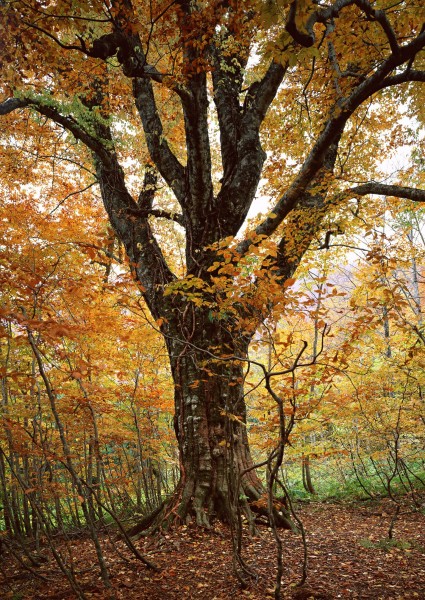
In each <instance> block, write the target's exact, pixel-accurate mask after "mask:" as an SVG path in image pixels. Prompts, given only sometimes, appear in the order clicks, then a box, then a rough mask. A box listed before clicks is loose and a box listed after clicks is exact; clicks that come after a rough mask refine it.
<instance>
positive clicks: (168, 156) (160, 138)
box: [133, 78, 186, 206]
mask: <svg viewBox="0 0 425 600" xmlns="http://www.w3.org/2000/svg"><path fill="white" fill-rule="evenodd" d="M133 95H134V99H135V102H136V107H137V110H138V112H139V115H140V118H141V120H142V124H143V129H144V131H145V137H146V143H147V145H148V150H149V154H150V156H151V159H152V161H153V162H154V164H155V165H156V167H157V169H158V171H159V172H160V173H161V175H162V177H163V178H164V180H165V181H166V182H167V184H168V185H169V186H170V188H171V189H172V190H173V192H174V194H175V196H176V198H177V200H178V201H179V203H180V205H181V206H183V205H184V203H185V197H186V185H185V169H184V167H183V166H182V165H181V163H180V162H179V161H178V160H177V158H176V157H175V155H174V154H173V153H172V151H171V149H170V147H169V145H168V143H167V140H166V139H165V138H164V135H163V127H162V123H161V119H160V117H159V114H158V110H157V107H156V101H155V96H154V93H153V89H152V83H151V82H150V81H148V80H147V79H141V78H136V79H134V80H133Z"/></svg>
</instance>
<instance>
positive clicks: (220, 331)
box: [0, 0, 425, 524]
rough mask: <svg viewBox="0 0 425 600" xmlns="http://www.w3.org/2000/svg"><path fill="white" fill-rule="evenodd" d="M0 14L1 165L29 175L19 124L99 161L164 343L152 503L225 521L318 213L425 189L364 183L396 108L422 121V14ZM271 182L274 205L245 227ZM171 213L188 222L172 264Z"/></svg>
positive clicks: (305, 8) (42, 151)
mask: <svg viewBox="0 0 425 600" xmlns="http://www.w3.org/2000/svg"><path fill="white" fill-rule="evenodd" d="M0 11H1V12H0V14H1V38H2V41H1V45H2V46H1V47H2V57H1V60H2V93H3V100H2V102H1V103H0V115H2V129H3V142H2V143H3V147H4V149H5V150H6V153H8V154H9V157H8V158H7V157H6V158H5V164H4V174H5V176H6V177H8V178H9V179H10V178H11V177H16V181H17V184H16V185H18V184H19V182H20V181H21V182H22V178H23V177H25V174H24V169H23V167H22V172H20V166H19V165H20V161H24V159H25V145H21V146H19V144H18V143H17V141H19V140H22V139H24V138H26V137H27V138H31V139H33V140H34V139H35V138H36V139H37V140H38V141H37V144H38V145H37V144H36V145H37V148H38V150H37V153H38V155H39V158H40V157H42V156H44V158H46V157H49V156H50V157H52V156H57V155H58V153H59V150H58V149H60V152H61V153H62V154H61V157H62V158H61V160H62V161H63V160H64V152H65V153H66V160H67V161H68V162H69V163H72V164H74V165H76V168H78V165H80V166H81V168H84V172H85V173H90V171H92V174H91V175H88V177H93V179H92V180H90V179H89V180H88V181H86V183H87V185H90V184H92V183H93V182H95V183H96V184H97V185H98V186H99V187H100V191H101V196H102V200H103V203H104V206H105V210H106V212H107V215H108V218H109V221H110V223H111V225H112V227H113V229H114V231H115V234H116V236H117V238H118V239H119V240H120V241H121V243H122V244H123V245H124V246H125V249H126V252H127V255H128V259H129V264H130V267H131V269H132V271H133V273H134V276H135V278H136V280H137V281H138V283H139V284H140V290H141V294H142V295H143V298H144V300H145V302H146V305H147V306H148V308H149V310H150V312H151V314H152V316H153V318H154V319H155V321H156V323H157V325H158V327H159V328H160V330H161V333H162V334H163V336H164V340H165V343H166V347H167V350H168V354H169V359H170V365H171V372H172V377H173V380H174V385H175V418H174V423H175V431H176V436H177V440H178V446H179V451H180V462H181V481H180V484H179V487H178V489H177V491H176V494H175V496H174V498H173V499H172V501H171V504H169V505H168V506H167V507H166V508H165V509H164V512H166V511H168V513H169V514H172V515H178V516H179V517H180V518H182V519H183V518H184V517H185V516H186V515H187V514H194V515H195V516H196V520H197V522H198V523H199V524H207V523H208V521H209V516H210V515H211V514H213V513H216V514H218V515H219V516H220V517H221V518H226V517H227V516H228V511H229V506H230V504H231V502H230V500H229V496H230V495H231V494H233V493H234V490H232V489H231V488H232V482H234V481H235V479H238V476H240V478H241V486H242V489H243V492H244V494H243V495H244V496H245V497H247V498H248V499H249V500H251V501H254V500H258V498H259V497H260V495H261V494H262V486H261V483H260V480H259V479H258V477H257V475H256V473H255V470H253V469H252V468H251V467H252V458H251V455H250V450H249V445H248V439H247V433H246V427H245V421H246V407H245V400H244V389H243V378H244V360H245V359H246V357H247V353H248V346H249V343H250V341H251V339H252V337H253V335H254V333H255V331H256V330H257V328H258V327H259V325H260V324H261V323H262V322H263V321H264V320H265V319H267V317H268V315H269V314H270V312H271V311H272V310H273V306H274V305H276V303H278V302H280V299H281V292H284V291H285V289H286V288H285V282H287V281H288V279H291V278H292V276H293V275H294V272H295V270H296V268H297V266H298V264H299V262H300V260H301V258H302V256H303V254H304V253H305V252H306V251H307V249H308V248H309V246H310V245H311V243H312V241H313V240H314V239H315V238H316V236H317V235H318V232H319V231H320V229H321V227H323V226H324V224H325V223H327V225H326V226H327V228H328V233H327V234H326V236H325V244H324V245H326V244H327V243H328V242H329V237H330V235H332V230H331V229H329V225H328V221H327V219H328V217H329V215H330V214H332V211H334V212H335V211H336V212H337V213H338V211H339V214H341V211H343V210H344V207H346V206H347V205H348V201H351V200H352V199H353V198H356V199H357V200H358V201H359V199H360V198H361V197H363V196H366V195H370V194H382V195H392V196H398V197H402V198H410V199H412V200H415V201H424V200H425V192H424V191H423V190H420V189H413V188H411V187H409V186H408V185H404V183H405V182H401V184H400V185H394V184H393V183H391V184H385V183H378V182H377V181H375V180H373V179H372V178H373V177H375V173H376V163H375V162H374V158H376V153H377V152H378V150H379V149H380V148H381V149H386V148H389V147H390V143H391V144H395V143H403V142H404V141H405V138H404V137H403V135H402V132H401V131H400V130H398V129H397V128H394V127H393V125H394V123H393V124H391V121H392V120H394V119H395V118H397V116H398V117H400V115H397V105H398V104H402V103H403V106H404V107H405V108H406V107H407V108H408V109H409V110H410V111H411V114H412V115H413V114H415V116H416V120H414V121H412V123H413V124H414V125H415V126H419V125H418V124H419V122H420V117H421V109H422V105H421V103H420V101H419V91H418V89H419V86H420V83H422V82H424V81H425V70H424V68H425V60H424V51H423V49H424V47H425V29H424V25H423V22H424V9H423V8H421V7H420V6H418V3H417V2H415V1H414V0H402V1H401V2H397V3H393V2H392V1H390V0H382V1H380V2H369V1H368V0H336V1H335V2H332V1H330V2H322V1H321V0H294V1H293V2H290V1H288V0H280V1H275V2H274V1H273V0H271V1H264V2H263V1H261V0H242V1H241V0H239V1H238V0H173V1H168V0H167V1H165V2H163V1H162V0H159V1H157V0H152V1H151V2H149V3H148V2H142V1H139V0H133V1H131V0H110V1H109V2H102V1H101V0H76V1H74V0H65V1H60V2H54V1H49V0H25V1H20V0H13V1H9V0H5V1H4V2H2V3H1V4H0ZM415 110H416V113H414V111H415ZM379 120H381V122H382V123H383V124H385V125H388V126H389V127H390V129H391V131H390V133H389V134H388V135H389V136H391V142H390V143H389V142H388V139H386V138H385V132H384V133H383V132H382V127H381V129H379V128H378V127H377V123H379ZM217 130H218V131H217ZM6 146H8V148H6ZM17 146H19V149H18V150H19V151H18V150H17ZM377 149H378V150H377ZM266 151H267V152H268V153H269V160H268V161H266V158H267V154H266ZM382 151H384V150H382ZM374 153H375V156H373V154H374ZM217 157H219V159H220V161H221V164H217V162H218V161H217ZM90 161H91V165H92V167H91V169H90V166H89V162H90ZM49 164H53V166H54V161H53V162H50V163H49ZM127 172H128V174H127ZM141 172H142V173H143V172H144V180H143V183H142V182H141V184H140V190H139V191H138V192H136V191H135V185H136V184H137V181H138V178H137V174H140V173H141ZM29 176H30V175H27V177H29ZM264 179H267V181H268V182H269V185H268V187H267V190H266V191H267V193H269V194H271V195H273V194H274V195H275V197H274V200H273V204H274V207H273V208H272V211H271V212H270V213H269V214H268V215H267V216H266V217H264V218H263V219H262V220H261V219H260V220H258V221H257V223H256V224H255V226H253V228H251V229H248V230H245V234H240V231H241V228H242V226H243V225H244V223H245V221H246V219H247V215H248V211H249V209H250V207H251V205H252V203H253V201H254V199H255V197H256V194H257V193H258V188H259V184H260V182H262V181H263V180H264ZM52 181H54V179H52ZM350 181H351V182H352V181H355V182H356V184H355V186H354V187H353V184H352V183H351V182H350ZM271 182H272V183H273V185H271ZM23 183H25V182H23ZM27 183H29V182H27ZM167 189H168V191H167ZM264 189H266V188H264ZM70 193H72V192H70ZM41 201H42V200H41ZM352 212H353V211H352ZM74 218H81V215H75V217H74ZM163 219H166V220H168V221H170V222H174V223H175V224H177V225H176V227H179V228H181V229H180V231H183V239H184V246H185V260H184V269H181V268H179V269H177V270H179V272H178V273H176V268H174V269H173V263H172V261H171V262H170V256H171V254H172V253H171V252H170V249H169V245H170V240H169V239H168V238H169V236H168V237H167V235H166V234H164V231H162V233H161V231H160V230H159V229H158V223H159V222H162V220H163ZM238 234H239V237H237V236H238ZM180 237H182V236H181V235H180ZM265 240H266V242H267V243H266V245H265V246H264V241H265ZM322 245H323V244H322ZM226 252H227V253H226ZM238 264H239V265H243V268H242V270H239V271H238ZM252 264H255V269H253V268H252V269H251V270H250V265H251V266H252ZM244 269H245V270H244ZM247 273H248V274H247ZM243 282H245V283H243ZM226 303H227V304H226ZM223 306H224V308H223ZM230 442H231V443H230ZM276 518H277V519H279V518H280V522H281V524H285V519H284V518H281V517H279V515H276Z"/></svg>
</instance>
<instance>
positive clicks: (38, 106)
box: [0, 95, 111, 164]
mask: <svg viewBox="0 0 425 600" xmlns="http://www.w3.org/2000/svg"><path fill="white" fill-rule="evenodd" d="M18 108H33V109H34V110H36V111H37V112H38V113H40V114H42V115H44V116H45V117H47V118H49V119H51V120H52V121H54V122H55V123H57V124H58V125H61V126H62V127H63V128H64V129H66V130H67V131H69V132H70V133H72V134H73V136H74V137H75V139H77V140H80V141H81V142H83V144H85V145H86V146H87V148H89V149H90V150H91V151H92V152H94V153H95V154H96V155H97V156H98V157H99V159H100V160H102V161H103V162H104V163H105V164H109V161H110V159H111V153H110V152H109V150H108V149H107V147H106V145H104V144H103V143H102V141H105V140H101V139H99V138H97V137H95V136H94V135H91V134H90V133H89V132H88V131H87V130H86V129H85V128H84V127H82V126H81V125H80V124H79V123H78V121H77V120H76V119H75V118H74V117H72V116H69V115H63V114H61V112H60V111H59V109H58V108H56V107H55V106H52V105H51V104H50V103H48V102H47V101H46V100H45V99H44V98H42V97H41V96H37V97H33V96H27V97H25V95H24V96H23V97H22V98H8V99H7V100H5V101H4V102H2V103H0V115H6V114H8V113H11V112H13V111H14V110H16V109H18Z"/></svg>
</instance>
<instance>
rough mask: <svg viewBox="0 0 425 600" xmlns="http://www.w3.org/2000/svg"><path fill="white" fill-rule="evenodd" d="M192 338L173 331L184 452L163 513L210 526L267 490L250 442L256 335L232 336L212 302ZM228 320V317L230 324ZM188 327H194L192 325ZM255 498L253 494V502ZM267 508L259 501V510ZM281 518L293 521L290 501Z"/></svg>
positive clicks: (200, 313) (198, 313)
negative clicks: (250, 367)
mask: <svg viewBox="0 0 425 600" xmlns="http://www.w3.org/2000/svg"><path fill="white" fill-rule="evenodd" d="M192 313H193V316H192V318H193V324H194V327H193V328H192V330H191V335H190V340H189V339H188V338H186V339H182V331H184V330H185V328H183V330H182V329H179V330H176V331H175V332H174V335H171V336H170V335H168V336H167V338H166V339H167V345H168V351H169V354H170V362H171V370H172V375H173V380H174V385H175V416H174V427H175V431H176V437H177V441H178V446H179V455H180V482H179V485H178V487H177V490H176V492H175V494H174V496H173V498H172V500H171V501H170V503H168V509H167V507H166V508H165V510H164V511H163V513H162V515H160V518H166V514H165V513H167V510H168V515H170V516H172V518H177V519H178V520H180V521H183V522H184V521H185V520H186V519H190V518H194V519H195V520H196V523H197V524H198V525H201V526H209V524H210V522H211V520H212V519H214V518H218V519H220V520H222V521H229V520H230V519H232V518H233V517H234V516H235V514H234V511H235V505H236V504H237V503H238V502H240V504H241V505H242V506H244V507H245V510H248V511H250V510H251V509H249V508H248V506H249V505H250V503H252V502H255V501H258V500H259V498H261V497H262V496H264V495H265V493H266V492H265V488H264V487H263V484H262V482H261V480H260V479H259V477H258V475H257V473H256V471H255V469H254V467H253V460H252V457H251V452H250V448H249V442H248V434H247V426H246V425H247V422H246V405H245V398H244V386H243V379H244V367H245V366H246V363H245V362H244V361H243V360H237V359H235V357H239V358H240V359H244V358H246V356H247V349H248V340H246V339H241V336H240V335H239V337H238V338H236V336H232V335H231V334H230V333H229V331H228V329H226V328H225V327H224V326H223V323H221V322H218V321H212V320H211V319H210V318H209V316H208V311H207V310H205V309H198V308H197V309H194V310H193V311H192ZM227 325H228V324H227ZM186 331H187V328H186ZM246 501H248V502H246ZM266 506H267V503H266V501H265V502H264V508H263V509H262V508H261V503H260V507H259V506H258V505H254V506H252V510H253V511H254V512H257V513H261V514H266V513H267V509H266ZM275 518H276V521H277V523H278V525H279V526H281V527H286V528H292V523H291V521H290V519H289V517H288V515H287V514H286V512H285V509H284V507H283V506H282V510H281V511H277V510H276V515H275Z"/></svg>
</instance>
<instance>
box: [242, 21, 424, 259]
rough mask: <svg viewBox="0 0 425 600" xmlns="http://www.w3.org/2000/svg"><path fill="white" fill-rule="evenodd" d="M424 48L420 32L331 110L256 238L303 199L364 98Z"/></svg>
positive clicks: (247, 242) (247, 244) (244, 244)
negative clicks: (291, 180) (329, 150)
mask: <svg viewBox="0 0 425 600" xmlns="http://www.w3.org/2000/svg"><path fill="white" fill-rule="evenodd" d="M424 47H425V31H421V33H420V34H419V35H418V36H417V37H416V38H415V39H414V40H412V41H411V42H409V43H408V44H406V45H404V46H401V47H400V50H399V52H398V54H397V56H395V55H394V54H391V55H390V56H389V57H388V58H387V59H386V60H384V61H383V62H382V63H381V65H380V66H379V67H378V68H377V69H376V70H375V72H374V73H372V74H371V75H370V76H369V77H368V78H366V79H365V80H363V81H362V82H360V83H359V85H358V86H357V87H356V88H355V89H354V90H353V91H352V92H351V94H350V95H349V96H348V97H347V98H345V99H344V100H343V101H342V102H340V103H337V105H336V106H335V107H334V111H333V114H331V117H330V118H329V119H328V121H327V123H326V125H325V127H324V128H323V130H322V133H321V134H320V135H319V136H318V138H317V140H316V143H315V144H314V145H313V147H312V148H311V150H310V152H309V154H308V156H307V157H306V159H305V161H304V163H303V165H302V167H301V169H300V171H299V173H298V175H297V176H296V177H295V179H294V181H293V183H292V184H291V185H290V186H289V188H288V189H287V191H286V192H285V193H284V194H283V195H282V196H281V198H280V199H279V200H278V202H277V203H276V205H275V206H274V208H273V209H272V214H273V216H270V217H267V218H266V219H265V220H264V221H263V222H262V223H261V224H260V225H259V226H258V227H257V228H256V229H255V234H256V235H257V236H261V237H263V236H270V235H271V234H272V233H273V232H274V231H276V229H277V227H278V226H279V225H280V224H281V223H282V221H283V220H284V219H285V217H286V216H287V215H288V214H289V213H290V212H291V210H292V209H293V208H294V207H295V206H296V205H297V204H298V202H299V200H300V199H301V198H302V197H303V195H304V193H305V191H306V189H307V188H308V186H309V185H310V183H311V182H312V181H313V179H314V178H315V177H316V175H317V174H318V172H319V171H320V169H321V167H322V165H323V163H324V160H325V157H326V154H327V152H328V149H329V148H330V146H331V145H332V143H333V142H334V141H335V140H336V139H337V138H338V136H340V135H341V134H342V132H343V130H344V128H345V125H346V123H347V121H348V120H349V119H350V117H351V116H352V114H353V113H354V111H355V110H356V109H357V108H358V107H359V106H360V105H361V104H362V103H363V102H364V101H365V100H367V99H368V98H370V97H371V96H373V94H375V93H376V92H377V91H379V90H381V89H382V88H383V87H387V86H385V85H384V82H385V80H386V78H387V77H388V75H389V74H390V73H391V72H392V71H393V70H394V69H396V68H397V67H399V66H400V65H402V64H403V63H405V62H407V61H409V60H410V59H411V58H412V57H414V56H415V55H416V54H417V53H418V52H419V51H420V50H422V49H423V48H424ZM251 244H252V241H251V239H250V238H246V239H245V240H243V241H242V242H241V243H240V244H239V246H238V251H239V253H241V254H244V253H246V252H247V251H248V249H249V247H250V246H251Z"/></svg>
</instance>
